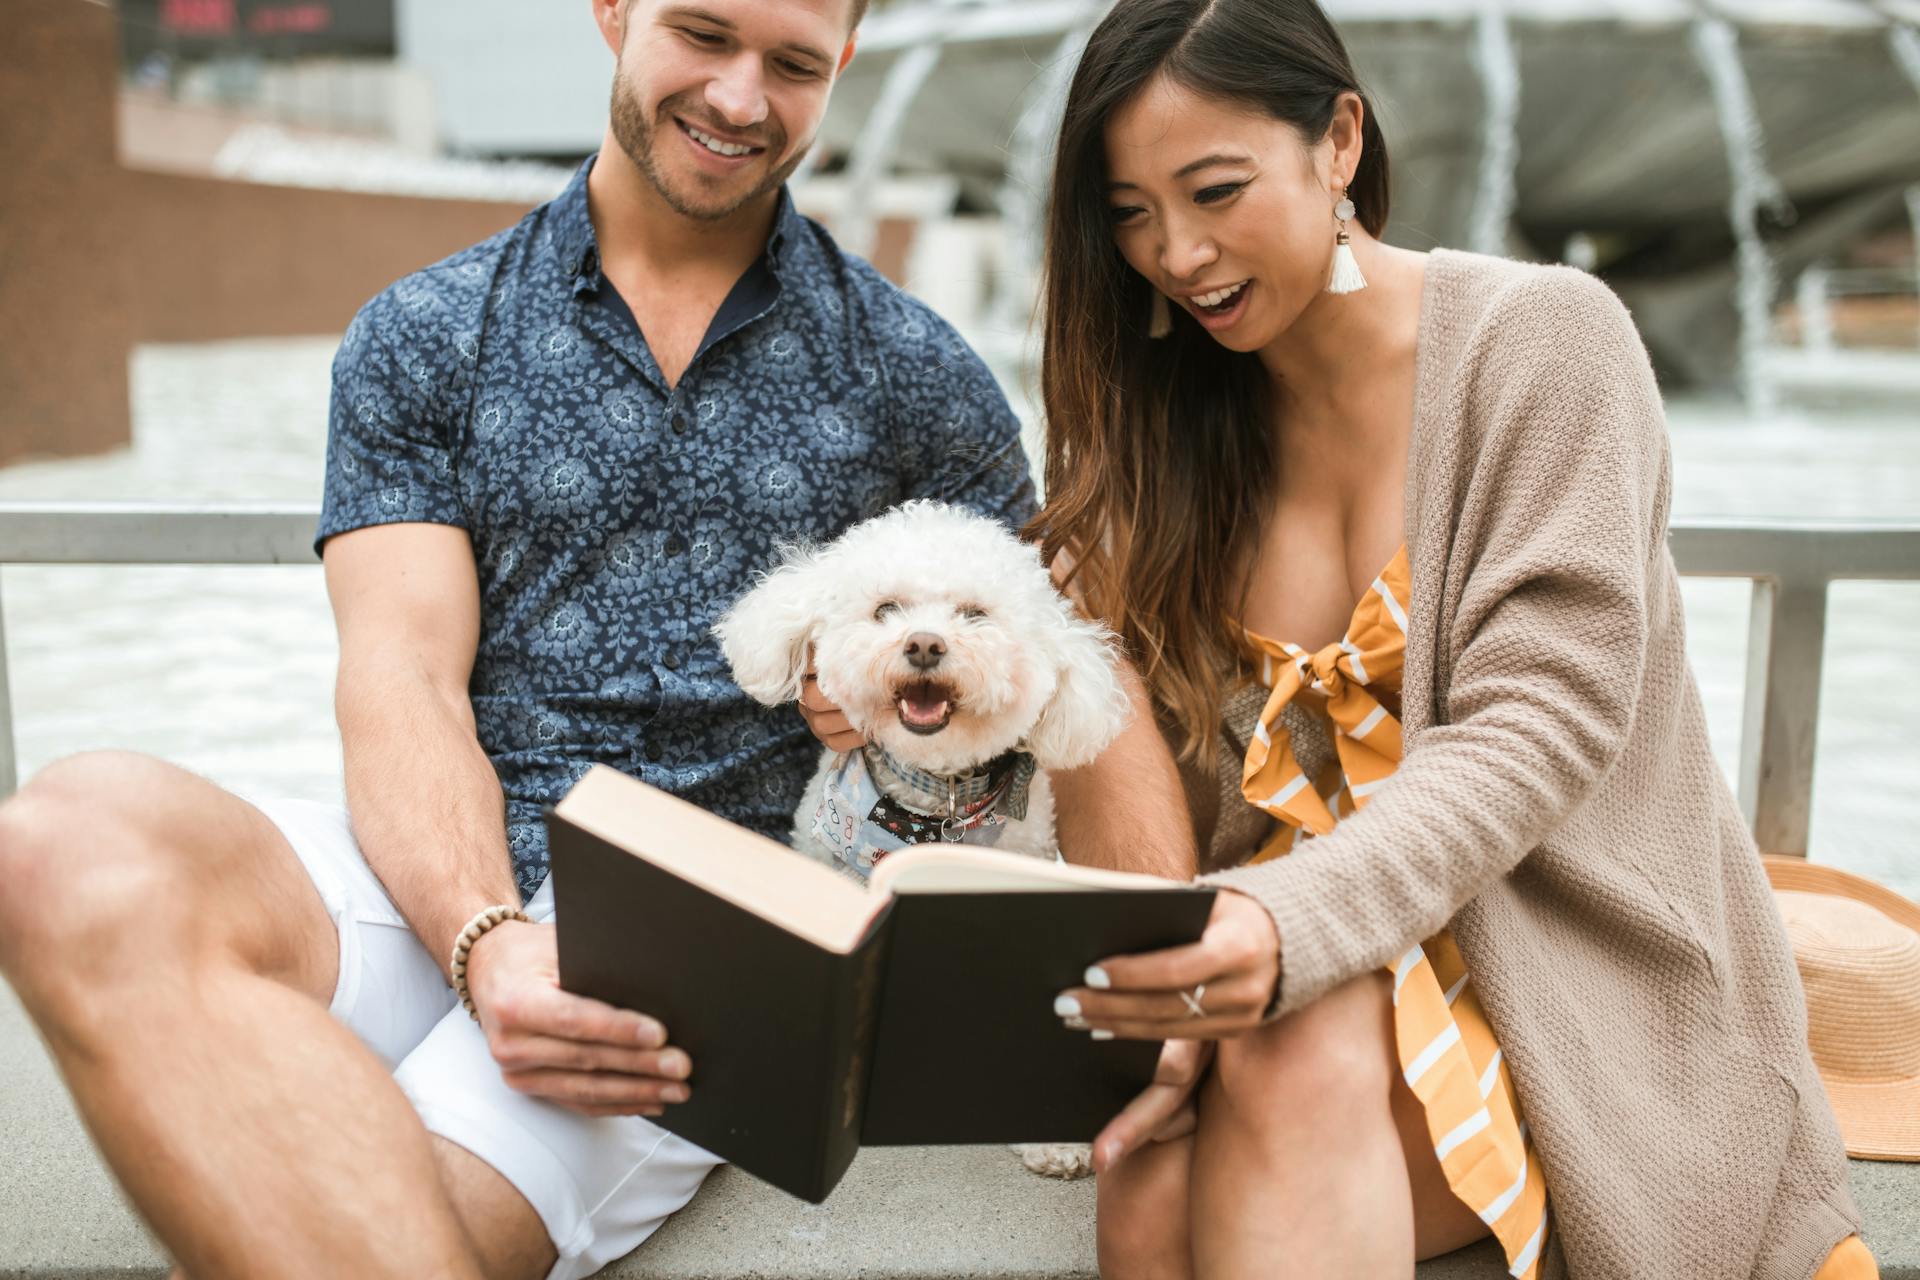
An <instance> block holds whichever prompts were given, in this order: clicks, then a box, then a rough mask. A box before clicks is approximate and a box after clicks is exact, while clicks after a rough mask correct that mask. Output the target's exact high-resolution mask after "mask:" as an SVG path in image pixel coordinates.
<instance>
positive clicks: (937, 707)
mask: <svg viewBox="0 0 1920 1280" xmlns="http://www.w3.org/2000/svg"><path fill="white" fill-rule="evenodd" d="M900 718H901V719H902V720H904V721H906V722H907V723H908V724H919V725H934V724H939V723H940V722H941V721H942V720H945V719H946V718H947V700H946V699H945V698H943V697H941V696H940V695H939V694H938V693H937V692H936V691H934V690H933V689H932V688H929V687H925V686H921V687H910V688H907V689H904V690H902V691H901V694H900Z"/></svg>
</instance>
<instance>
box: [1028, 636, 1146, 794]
mask: <svg viewBox="0 0 1920 1280" xmlns="http://www.w3.org/2000/svg"><path fill="white" fill-rule="evenodd" d="M1061 613H1062V615H1063V618H1062V624H1063V625H1062V627H1061V629H1060V631H1059V632H1058V633H1057V634H1056V635H1055V637H1054V640H1053V644H1052V646H1051V647H1052V649H1053V657H1054V669H1055V672H1056V673H1057V675H1058V677H1059V683H1058V684H1056V685H1055V686H1054V690H1053V697H1052V698H1050V699H1048V701H1047V705H1046V706H1044V707H1042V708H1041V709H1040V718H1039V719H1038V720H1037V721H1035V722H1034V726H1033V731H1032V732H1031V733H1029V734H1028V735H1027V750H1028V751H1030V752H1032V753H1033V758H1034V763H1036V764H1038V765H1039V766H1040V767H1041V768H1042V769H1073V768H1077V767H1078V766H1080V765H1083V764H1087V763H1089V762H1090V761H1092V760H1093V758H1094V757H1095V756H1097V755H1099V754H1100V753H1101V752H1102V751H1104V750H1106V748H1107V744H1108V743H1110V742H1112V741H1113V740H1114V739H1115V738H1116V737H1118V736H1119V734H1120V731H1121V730H1122V729H1124V728H1126V727H1127V721H1128V720H1130V719H1132V717H1133V708H1132V706H1131V704H1129V703H1128V701H1127V693H1126V690H1125V689H1123V688H1122V687H1121V685H1120V674H1119V668H1118V664H1119V655H1118V652H1117V651H1116V649H1115V647H1114V642H1113V638H1112V637H1111V636H1110V635H1108V633H1107V631H1106V629H1105V628H1104V627H1101V626H1100V625H1098V624H1097V623H1093V622H1089V621H1087V620H1086V619H1084V618H1081V617H1079V616H1078V615H1077V614H1075V613H1074V612H1073V611H1072V608H1071V606H1069V605H1067V604H1066V603H1065V602H1064V601H1063V602H1061Z"/></svg>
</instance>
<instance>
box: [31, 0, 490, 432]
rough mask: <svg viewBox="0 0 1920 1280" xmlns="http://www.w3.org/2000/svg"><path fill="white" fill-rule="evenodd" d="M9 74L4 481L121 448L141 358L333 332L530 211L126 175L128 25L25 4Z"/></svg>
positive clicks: (36, 2)
mask: <svg viewBox="0 0 1920 1280" xmlns="http://www.w3.org/2000/svg"><path fill="white" fill-rule="evenodd" d="M7 13H8V17H9V19H10V21H9V23H8V32H7V34H8V42H9V48H8V51H7V62H8V66H7V70H6V74H5V75H0V465H4V464H5V463H7V462H9V461H14V460H17V459H20V458H24V457H30V456H34V455H37V454H75V453H87V452H94V451H98V450H102V449H108V448H112V447H114V446H116V445H121V444H125V443H126V442H127V441H128V440H129V439H130V428H131V424H130V421H129V417H128V403H127V356H128V353H129V351H130V350H131V349H132V347H133V346H134V345H135V344H136V343H141V342H205V341H210V340H214V339H219V338H235V337H248V336H256V335H273V334H302V333H337V332H339V331H340V330H342V329H344V328H345V327H346V324H347V321H348V320H349V319H351V318H352V316H353V313H354V311H355V310H356V309H357V308H358V307H359V305H360V304H361V303H362V302H364V301H366V299H368V298H370V297H372V296H373V295H374V294H375V293H377V292H379V291H380V290H381V289H383V288H385V287H386V286H387V285H388V284H389V283H391V282H392V281H393V280H395V279H397V278H398V277H400V276H402V275H404V274H406V273H407V272H409V271H412V270H414V269H415V268H417V267H421V266H424V265H426V264H427V263H430V262H434V261H436V260H438V259H440V258H442V257H445V256H446V255H447V254H449V253H453V252H455V251H456V250H458V249H461V248H463V247H465V246H466V245H469V244H472V243H473V242H474V241H476V240H480V239H483V238H485V237H486V236H488V235H491V234H492V233H493V232H495V231H498V230H499V229H501V228H502V227H505V226H508V225H510V224H512V223H513V222H514V221H515V220H516V219H517V218H519V217H520V216H521V215H522V214H523V213H524V212H525V211H526V208H527V206H525V205H522V204H503V203H489V202H483V201H465V200H428V199H415V198H410V197H401V196H379V195H365V194H361V193H357V192H338V191H315V190H309V189H306V188H298V187H269V186H262V185H258V184H253V183H241V182H225V181H221V180H218V179H212V178H197V177H189V176H184V175H180V174H170V173H157V172H142V171H137V170H132V169H126V168H123V167H122V166H121V165H120V163H119V160H118V147H117V145H116V137H115V125H116V117H117V112H118V93H119V89H118V81H119V72H118V56H119V55H118V34H117V31H116V28H115V15H114V12H113V11H112V10H111V9H109V8H106V7H104V6H101V5H97V4H93V3H89V2H88V0H11V2H10V3H9V4H8V6H7Z"/></svg>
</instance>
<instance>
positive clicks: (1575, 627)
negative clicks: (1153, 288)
mask: <svg viewBox="0 0 1920 1280" xmlns="http://www.w3.org/2000/svg"><path fill="white" fill-rule="evenodd" d="M1416 379H1417V382H1416V392H1415V412H1414V430H1413V442H1412V446H1411V454H1410V458H1409V465H1408V475H1407V492H1406V532H1407V540H1408V544H1409V550H1410V553H1411V556H1412V566H1413V601H1412V606H1413V607H1412V610H1411V613H1410V617H1409V624H1410V625H1409V627H1408V632H1407V639H1408V644H1407V658H1406V671H1405V677H1404V685H1403V690H1402V721H1403V725H1404V729H1405V756H1404V759H1403V761H1402V763H1401V765H1400V768H1399V770H1398V772H1396V773H1395V774H1394V775H1393V777H1392V778H1391V779H1389V780H1388V781H1387V783H1386V784H1385V785H1383V786H1382V787H1381V788H1380V790H1379V791H1377V792H1375V793H1374V795H1373V797H1372V799H1371V801H1370V803H1369V804H1368V805H1367V807H1366V808H1365V809H1363V810H1362V811H1361V812H1359V813H1358V814H1356V815H1354V816H1352V817H1350V818H1347V819H1346V820H1344V821H1343V822H1341V823H1340V825H1339V827H1338V828H1336V829H1335V830H1334V831H1333V832H1332V833H1331V834H1329V835H1326V836H1324V837H1321V838H1319V839H1315V840H1312V841H1309V842H1308V843H1306V844H1305V845H1304V846H1302V847H1300V848H1299V849H1298V850H1297V851H1295V852H1294V853H1292V854H1291V855H1289V856H1288V857H1285V858H1281V859H1278V860H1276V861H1273V862H1268V863H1264V864H1261V865H1259V866H1253V867H1242V868H1239V869H1237V870H1232V871H1227V872H1223V873H1221V874H1219V875H1217V876H1212V877H1208V879H1209V880H1211V881H1213V882H1215V883H1219V884H1223V885H1228V886H1231V887H1233V888H1235V889H1238V890H1241V891H1243V892H1245V893H1248V894H1251V895H1252V896H1253V897H1255V898H1257V899H1258V900H1259V901H1260V902H1261V903H1262V904H1264V905H1265V906H1266V907H1267V909H1268V910H1269V911H1271V912H1272V913H1273V918H1274V922H1275V924H1276V925H1277V926H1278V928H1279V936H1280V951H1281V968H1282V973H1283V978H1282V988H1283V1004H1282V1008H1283V1009H1287V1010H1290V1009H1297V1008H1299V1007H1301V1006H1302V1005H1305V1004H1307V1003H1309V1002H1310V1001H1312V1000H1313V999H1315V998H1316V997H1318V996H1321V995H1324V994H1325V993H1326V992H1327V991H1328V990H1329V989H1331V988H1333V987H1335V986H1337V985H1339V984H1340V983H1342V982H1345V981H1346V980H1348V979H1350V978H1353V977H1355V976H1356V975H1359V974H1361V973H1365V972H1367V971H1369V970H1372V969H1375V968H1379V967H1381V966H1384V965H1388V964H1390V963H1391V962H1392V961H1393V960H1394V959H1395V958H1397V957H1398V956H1400V955H1401V954H1402V953H1404V952H1405V951H1406V950H1407V949H1408V948H1409V947H1410V946H1411V945H1413V944H1414V943H1416V942H1419V941H1421V940H1423V939H1425V938H1428V937H1430V936H1432V935H1433V934H1435V933H1437V932H1439V931H1440V929H1441V928H1442V927H1443V926H1444V927H1450V928H1451V929H1452V931H1453V935H1454V937H1455V939H1456V940H1457V941H1458V943H1459V945H1460V951H1461V954H1462V955H1463V956H1464V957H1465V959H1466V962H1467V966H1468V968H1469V970H1470V972H1471V973H1472V975H1473V981H1474V984H1475V986H1476V987H1477V989H1478V990H1479V993H1480V999H1481V1001H1482V1003H1483V1004H1484V1005H1485V1007H1486V1010H1487V1013H1488V1016H1489V1017H1490V1018H1491V1020H1492V1023H1493V1026H1494V1029H1495V1031H1496V1032H1497V1034H1498V1036H1499V1039H1500V1043H1501V1046H1502V1048H1503V1050H1504V1052H1505V1054H1506V1058H1507V1061H1508V1062H1509V1064H1511V1068H1512V1072H1513V1078H1514V1083H1515V1084H1516V1086H1517V1087H1518V1089H1519V1093H1520V1098H1521V1103H1522V1106H1523V1108H1524V1110H1525V1113H1526V1116H1527V1121H1528V1124H1529V1126H1530V1127H1531V1131H1532V1134H1533V1136H1534V1140H1535V1144H1536V1147H1537V1150H1538V1152H1539V1156H1540V1160H1541V1163H1542V1165H1543V1166H1544V1169H1545V1172H1546V1176H1547V1186H1548V1195H1549V1200H1550V1203H1551V1205H1552V1209H1553V1227H1552V1229H1551V1230H1550V1231H1549V1233H1548V1234H1549V1239H1550V1241H1551V1242H1552V1244H1553V1245H1555V1246H1557V1247H1555V1248H1552V1249H1551V1250H1550V1253H1549V1256H1548V1273H1549V1274H1566V1273H1567V1272H1569V1271H1570V1273H1571V1275H1572V1276H1573V1277H1575V1280H1628V1278H1639V1277H1647V1278H1653V1277H1661V1278H1674V1280H1679V1278H1684V1280H1714V1278H1717V1277H1726V1278H1727V1280H1733V1278H1734V1277H1742V1278H1744V1277H1762V1278H1765V1280H1774V1278H1776V1277H1777V1278H1779V1280H1807V1278H1808V1277H1810V1276H1812V1275H1813V1273H1814V1272H1815V1270H1816V1269H1817V1268H1818V1267H1819V1266H1820V1264H1821V1262H1822V1261H1823V1260H1824V1259H1825V1258H1826V1256H1827V1254H1828V1252H1829V1251H1830V1250H1831V1249H1832V1248H1833V1246H1834V1245H1835V1244H1836V1243H1838V1242H1839V1241H1840V1240H1841V1239H1842V1238H1844V1237H1845V1236H1847V1235H1849V1234H1851V1233H1852V1232H1854V1231H1856V1230H1857V1229H1858V1226H1859V1214H1858V1211H1857V1210H1856V1209H1855V1207H1854V1205H1853V1201H1852V1198H1851V1195H1850V1193H1849V1191H1848V1189H1847V1164H1846V1158H1845V1153H1844V1151H1843V1150H1842V1147H1841V1144H1840V1138H1839V1135H1838V1132H1837V1130H1836V1128H1835V1125H1834V1120H1833V1115H1832V1112H1831V1110H1830V1109H1829V1107H1828V1103H1827V1098H1826V1094H1825V1092H1824V1091H1823V1089H1822V1088H1821V1085H1820V1080H1819V1077H1818V1076H1817V1075H1815V1073H1814V1069H1813V1064H1812V1061H1811V1058H1810V1056H1809V1054H1808V1051H1807V1048H1806V1027H1805V1023H1806V1013H1805V1005H1804V1000H1803V997H1802V994H1801V989H1800V984H1799V979H1798V977H1797V975H1796V974H1795V971H1794V966H1793V960H1792V956H1791V953H1790V952H1789V950H1788V946H1787V940H1786V935H1785V930H1784V928H1783V926H1782V924H1781V921H1780V916H1779V913H1778V911H1777V910H1776V908H1775V907H1774V904H1773V899H1772V897H1771V896H1770V894H1769V892H1768V889H1767V882H1766V878H1765V876H1764V874H1763V873H1762V870H1761V865H1760V861H1759V858H1758V856H1757V854H1756V852H1755V849H1754V845H1753V840H1752V837H1751V835H1750V834H1749V833H1748V831H1747V828H1746V825H1745V823H1744V822H1743V821H1742V820H1741V816H1740V811H1739V809H1738V807H1737V805H1736V804H1735V801H1734V799H1733V797H1732V795H1731V794H1730V793H1729V792H1728V789H1727V786H1726V782H1725V780H1724V779H1723V778H1722V776H1721V773H1720V770H1719V769H1718V767H1716V765H1715V763H1714V759H1713V755H1712V754H1711V752H1710V751H1709V749H1708V745H1707V731H1706V723H1705V718H1704V716H1703V714H1702V711H1701V705H1700V698H1699V694H1698V691H1697V690H1696V688H1695V686H1694V682H1693V678H1692V676H1691V674H1690V672H1689V670H1688V667H1687V657H1686V650H1685V644H1684V639H1685V627H1684V619H1683V617H1682V611H1681V601H1680V591H1679V580H1678V575H1677V574H1676V572H1675V570H1674V565H1673V559H1672V557H1671V556H1670V555H1669V553H1668V550H1667V544H1666V534H1667V508H1668V500H1669V459H1668V451H1667V437H1666V424H1665V419H1664V415H1663V413H1662V410H1661V404H1660V394H1659V390H1658V388H1657V387H1656V386H1655V384H1654V379H1653V374H1652V370H1651V367H1650V366H1649V363H1648V360H1647V355H1646V350H1645V348H1644V347H1643V346H1642V345H1641V343H1640V339H1639V336H1638V334H1637V333H1636V331H1635V329H1634V327H1633V322H1632V320H1631V319H1630V318H1629V316H1628V314H1627V311H1626V309H1625V308H1624V307H1623V306H1622V305H1621V304H1620V302H1619V300H1618V299H1617V298H1615V297H1614V295H1613V294H1612V292H1611V291H1609V290H1608V289H1607V288H1606V287H1605V286H1604V285H1602V284H1600V283H1599V282H1598V281H1596V280H1595V279H1594V278H1593V277H1591V276H1588V275H1586V274H1584V273H1582V272H1579V271H1575V270H1572V269H1570V268H1564V267H1541V266H1532V265H1526V264H1521V263H1514V262H1507V261H1504V260H1502V259H1497V258H1489V257H1482V256H1479V255H1476V254H1467V253H1457V252H1446V251H1441V252H1436V253H1434V254H1433V255H1432V256H1431V257H1430V258H1429V260H1428V265H1427V278H1426V284H1425V288H1424V296H1423V301H1422V310H1421V318H1420V325H1419V342H1418V356H1417V370H1416Z"/></svg>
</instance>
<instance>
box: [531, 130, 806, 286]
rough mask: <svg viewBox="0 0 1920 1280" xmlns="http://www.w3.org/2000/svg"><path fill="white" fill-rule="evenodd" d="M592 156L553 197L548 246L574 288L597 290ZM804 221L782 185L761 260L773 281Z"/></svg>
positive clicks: (598, 261) (597, 263)
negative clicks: (591, 205) (590, 182)
mask: <svg viewBox="0 0 1920 1280" xmlns="http://www.w3.org/2000/svg"><path fill="white" fill-rule="evenodd" d="M595 158H596V157H595V156H588V157H587V158H586V159H585V160H583V161H581V163H580V167H579V168H578V169H576V170H574V173H573V177H572V179H571V180H569V181H568V183H567V186H566V190H564V191H562V192H561V193H560V194H559V195H558V196H556V197H555V198H554V201H553V205H552V207H551V211H550V215H549V216H550V217H551V219H552V235H551V239H552V244H553V250H554V255H555V257H556V258H557V259H558V260H559V263H560V269H561V270H562V271H564V272H566V273H567V277H568V278H569V279H570V280H572V281H573V284H574V289H575V291H576V292H578V291H579V290H581V289H583V288H584V289H598V288H599V287H600V249H599V245H598V244H597V243H596V242H595V240H594V236H593V218H592V216H591V215H590V214H589V213H588V212H587V175H588V174H589V173H591V172H592V171H593V162H594V160H595ZM804 221H805V219H803V218H802V217H801V216H800V211H799V210H798V209H797V208H795V207H794V203H793V193H792V192H791V191H790V190H788V189H787V187H785V186H784V185H783V186H782V187H781V188H780V203H779V206H778V208H776V209H775V211H774V215H773V234H772V235H771V236H769V237H768V238H767V247H766V249H765V251H764V252H763V253H762V255H761V257H762V260H763V261H764V262H765V263H766V264H767V266H768V267H769V268H770V269H771V270H772V271H773V273H774V276H775V278H776V279H781V280H782V282H783V283H784V278H783V277H782V273H781V267H782V263H783V260H784V259H786V258H788V257H790V256H791V250H792V247H793V244H794V242H795V241H797V240H798V239H799V238H800V235H801V233H802V228H803V224H804Z"/></svg>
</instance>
